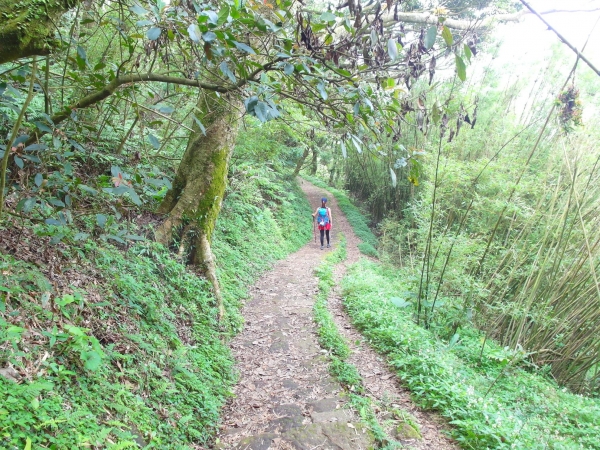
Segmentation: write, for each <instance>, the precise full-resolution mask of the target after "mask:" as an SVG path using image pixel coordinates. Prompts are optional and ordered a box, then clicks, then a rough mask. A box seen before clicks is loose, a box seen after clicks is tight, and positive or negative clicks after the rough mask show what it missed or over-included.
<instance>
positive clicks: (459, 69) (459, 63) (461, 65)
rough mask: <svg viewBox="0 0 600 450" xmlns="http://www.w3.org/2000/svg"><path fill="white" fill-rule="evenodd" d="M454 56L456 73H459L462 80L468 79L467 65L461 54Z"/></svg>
mask: <svg viewBox="0 0 600 450" xmlns="http://www.w3.org/2000/svg"><path fill="white" fill-rule="evenodd" d="M454 56H455V60H456V73H457V74H458V78H460V79H461V80H462V81H465V80H466V79H467V66H466V65H465V62H464V61H463V59H462V58H461V57H460V56H458V55H454Z"/></svg>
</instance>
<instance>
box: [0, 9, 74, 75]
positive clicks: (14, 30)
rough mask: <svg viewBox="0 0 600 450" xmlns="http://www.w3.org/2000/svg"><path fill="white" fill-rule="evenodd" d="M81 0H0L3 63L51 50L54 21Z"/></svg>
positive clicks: (44, 53) (0, 61)
mask: <svg viewBox="0 0 600 450" xmlns="http://www.w3.org/2000/svg"><path fill="white" fill-rule="evenodd" d="M78 3H79V0H19V1H16V0H0V42H1V43H2V44H1V45H0V64H3V63H5V62H9V61H14V60H15V59H19V58H24V57H27V56H33V55H47V54H48V53H50V50H51V49H52V37H53V35H54V29H55V24H56V23H57V22H58V19H59V18H60V16H61V15H62V14H64V13H65V12H66V11H68V10H69V9H71V8H72V7H74V6H75V5H77V4H78Z"/></svg>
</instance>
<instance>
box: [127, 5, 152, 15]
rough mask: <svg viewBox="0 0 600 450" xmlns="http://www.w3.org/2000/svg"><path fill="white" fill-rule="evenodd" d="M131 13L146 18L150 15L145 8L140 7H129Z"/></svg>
mask: <svg viewBox="0 0 600 450" xmlns="http://www.w3.org/2000/svg"><path fill="white" fill-rule="evenodd" d="M129 11H131V12H133V13H135V14H137V15H138V16H145V15H146V14H148V11H146V10H145V9H144V8H142V7H141V6H140V5H133V6H130V7H129Z"/></svg>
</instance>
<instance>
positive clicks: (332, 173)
mask: <svg viewBox="0 0 600 450" xmlns="http://www.w3.org/2000/svg"><path fill="white" fill-rule="evenodd" d="M337 165H338V160H337V158H336V157H335V156H334V157H333V164H332V167H331V172H329V186H333V179H334V177H335V173H336V171H337Z"/></svg>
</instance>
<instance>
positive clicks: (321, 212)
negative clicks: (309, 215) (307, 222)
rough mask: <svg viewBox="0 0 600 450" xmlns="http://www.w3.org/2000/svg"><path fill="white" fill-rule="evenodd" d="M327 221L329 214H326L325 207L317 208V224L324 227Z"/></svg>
mask: <svg viewBox="0 0 600 450" xmlns="http://www.w3.org/2000/svg"><path fill="white" fill-rule="evenodd" d="M328 223H329V215H328V214H327V208H319V209H318V210H317V225H319V226H321V227H324V226H325V225H327V224H328Z"/></svg>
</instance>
